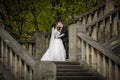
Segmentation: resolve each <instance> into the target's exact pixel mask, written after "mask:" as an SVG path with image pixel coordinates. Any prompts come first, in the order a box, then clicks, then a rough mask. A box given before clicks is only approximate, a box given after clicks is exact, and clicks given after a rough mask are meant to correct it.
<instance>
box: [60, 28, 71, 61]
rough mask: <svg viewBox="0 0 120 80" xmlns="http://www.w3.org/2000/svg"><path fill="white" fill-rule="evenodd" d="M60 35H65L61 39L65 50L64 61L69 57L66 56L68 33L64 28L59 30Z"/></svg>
mask: <svg viewBox="0 0 120 80" xmlns="http://www.w3.org/2000/svg"><path fill="white" fill-rule="evenodd" d="M60 34H65V35H64V36H62V37H61V39H62V41H63V45H64V47H65V50H66V59H68V57H69V54H68V49H69V47H68V32H67V29H66V27H64V26H63V27H62V29H61V30H60Z"/></svg>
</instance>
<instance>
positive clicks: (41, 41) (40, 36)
mask: <svg viewBox="0 0 120 80" xmlns="http://www.w3.org/2000/svg"><path fill="white" fill-rule="evenodd" d="M32 40H33V41H34V42H35V50H34V54H33V55H34V57H35V58H37V59H40V58H41V57H42V55H43V54H44V53H45V34H44V32H40V31H36V32H35V33H34V34H33V36H32Z"/></svg>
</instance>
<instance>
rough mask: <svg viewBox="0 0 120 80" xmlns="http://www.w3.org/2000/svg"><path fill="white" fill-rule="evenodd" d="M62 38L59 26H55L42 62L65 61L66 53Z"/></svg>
mask: <svg viewBox="0 0 120 80" xmlns="http://www.w3.org/2000/svg"><path fill="white" fill-rule="evenodd" d="M60 36H61V35H60V32H59V31H58V27H57V25H55V26H53V27H52V34H51V38H50V45H49V48H48V50H47V51H46V52H45V53H44V55H43V56H42V58H41V61H65V57H66V51H65V48H64V46H63V42H62V40H61V38H60Z"/></svg>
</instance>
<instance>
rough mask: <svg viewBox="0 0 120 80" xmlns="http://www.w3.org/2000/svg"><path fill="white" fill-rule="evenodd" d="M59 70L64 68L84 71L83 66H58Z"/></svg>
mask: <svg viewBox="0 0 120 80" xmlns="http://www.w3.org/2000/svg"><path fill="white" fill-rule="evenodd" d="M56 67H57V68H64V69H73V68H75V69H82V68H83V66H80V65H57V66H56Z"/></svg>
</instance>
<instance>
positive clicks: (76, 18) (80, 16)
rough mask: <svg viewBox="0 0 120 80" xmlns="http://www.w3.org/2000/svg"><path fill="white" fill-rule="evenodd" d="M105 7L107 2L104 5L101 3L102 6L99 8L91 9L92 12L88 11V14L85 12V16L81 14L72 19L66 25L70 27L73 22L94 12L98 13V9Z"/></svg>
mask: <svg viewBox="0 0 120 80" xmlns="http://www.w3.org/2000/svg"><path fill="white" fill-rule="evenodd" d="M104 6H105V2H102V3H101V4H100V5H98V6H97V7H95V8H93V9H90V10H88V11H87V12H85V13H83V14H81V15H79V16H76V17H75V18H73V19H71V20H70V21H68V22H67V23H66V25H70V24H72V23H73V22H76V21H78V20H79V18H83V17H85V16H87V15H88V14H90V13H93V12H94V11H96V10H98V9H100V8H101V7H104Z"/></svg>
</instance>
